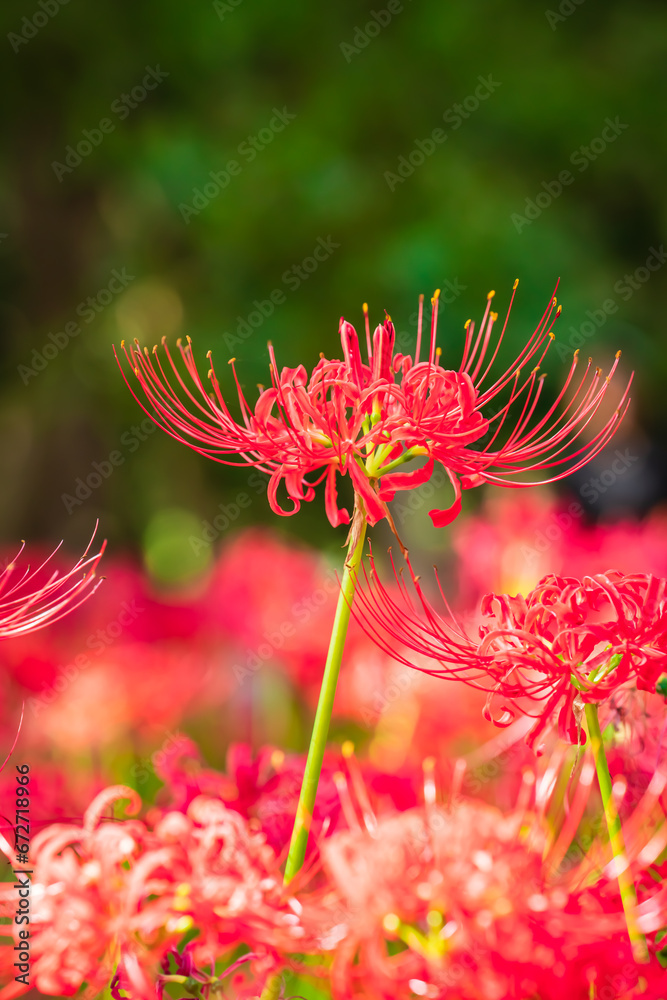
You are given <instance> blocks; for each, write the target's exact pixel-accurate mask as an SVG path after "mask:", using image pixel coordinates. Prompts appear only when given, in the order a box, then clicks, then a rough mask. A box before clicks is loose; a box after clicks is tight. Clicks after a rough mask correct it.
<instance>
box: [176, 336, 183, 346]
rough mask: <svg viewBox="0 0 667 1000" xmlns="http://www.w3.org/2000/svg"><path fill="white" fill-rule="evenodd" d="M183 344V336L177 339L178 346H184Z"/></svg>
mask: <svg viewBox="0 0 667 1000" xmlns="http://www.w3.org/2000/svg"><path fill="white" fill-rule="evenodd" d="M182 346H183V340H182V338H181V337H179V338H178V340H177V341H176V347H182Z"/></svg>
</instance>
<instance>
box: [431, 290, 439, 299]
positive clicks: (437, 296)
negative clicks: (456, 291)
mask: <svg viewBox="0 0 667 1000" xmlns="http://www.w3.org/2000/svg"><path fill="white" fill-rule="evenodd" d="M439 298H440V289H439V288H436V290H435V291H434V292H433V298H432V299H431V302H435V301H436V299H439Z"/></svg>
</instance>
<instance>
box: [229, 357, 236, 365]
mask: <svg viewBox="0 0 667 1000" xmlns="http://www.w3.org/2000/svg"><path fill="white" fill-rule="evenodd" d="M235 361H236V358H230V359H229V361H228V362H227V364H228V365H233V364H234V362H235Z"/></svg>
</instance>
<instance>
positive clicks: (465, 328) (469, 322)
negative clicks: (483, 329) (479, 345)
mask: <svg viewBox="0 0 667 1000" xmlns="http://www.w3.org/2000/svg"><path fill="white" fill-rule="evenodd" d="M471 323H472V320H471V319H467V320H466V321H465V323H464V324H463V329H464V330H467V329H468V327H469V326H470V324H471Z"/></svg>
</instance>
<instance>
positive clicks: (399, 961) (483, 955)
mask: <svg viewBox="0 0 667 1000" xmlns="http://www.w3.org/2000/svg"><path fill="white" fill-rule="evenodd" d="M496 742H497V740H493V741H492V743H496ZM490 746H491V745H490V744H489V747H488V749H490ZM483 749H484V748H483ZM439 770H440V768H439V767H438V764H437V762H436V760H435V759H434V758H428V759H426V760H424V761H423V800H424V805H423V806H417V807H412V808H408V809H405V810H404V811H400V812H397V811H396V809H395V808H394V809H391V808H387V804H386V802H385V803H384V804H383V805H381V807H380V811H379V812H377V813H376V812H375V811H374V808H373V806H372V805H371V803H370V800H369V797H368V795H367V793H366V791H365V790H364V789H363V788H362V789H361V794H360V795H359V794H357V793H358V792H359V789H358V783H355V782H353V788H350V786H349V784H348V782H347V780H346V779H345V777H344V776H343V774H341V775H340V776H339V777H340V782H339V785H340V786H342V791H341V797H342V801H343V802H344V803H345V802H347V808H346V812H347V813H348V814H349V816H350V820H351V821H350V824H349V826H350V829H349V830H347V831H336V832H335V833H334V834H333V835H332V836H331V837H329V838H328V839H327V840H326V841H325V842H324V843H323V844H322V848H321V850H322V859H323V876H324V878H323V879H322V878H320V882H319V885H318V886H317V888H316V890H315V891H314V892H313V893H312V894H311V895H306V894H304V895H302V896H301V897H300V898H301V900H302V902H303V904H304V909H303V918H302V919H303V922H304V925H305V927H306V930H307V932H308V930H309V928H310V927H311V925H312V926H314V927H315V928H316V929H318V930H319V934H320V951H321V952H324V953H327V952H333V953H334V958H333V965H332V969H331V985H332V993H333V996H334V1000H343V998H348V997H359V998H362V997H369V998H371V997H372V998H376V997H392V998H398V1000H408V998H412V997H414V996H424V997H432V998H433V1000H437V998H440V997H444V996H449V995H451V996H456V997H460V998H462V1000H482V998H484V1000H505V998H506V997H513V998H516V1000H533V998H535V997H538V996H539V997H540V998H542V1000H560V998H561V997H564V996H566V997H572V998H576V1000H587V998H590V997H591V996H596V997H599V998H603V997H605V996H612V993H611V992H610V986H611V987H613V990H614V991H615V992H614V993H613V996H617V997H619V1000H620V998H621V997H623V998H625V1000H630V998H635V997H638V996H640V995H641V996H644V995H646V996H647V997H653V998H654V1000H657V998H659V997H661V996H662V994H661V993H660V984H663V985H664V968H663V967H661V964H660V958H661V957H664V956H660V955H659V954H658V953H659V952H660V939H661V933H660V931H659V929H660V928H662V927H663V925H664V921H665V918H666V914H667V909H666V907H667V888H665V884H664V883H663V882H662V879H663V877H664V875H665V873H666V869H667V865H665V864H664V863H663V864H662V865H661V864H660V863H659V861H658V859H659V858H660V857H662V856H663V851H664V847H665V844H666V843H667V832H666V831H665V829H664V811H663V808H662V805H661V802H660V799H661V795H662V794H663V792H664V789H665V785H666V783H667V775H665V774H663V773H661V772H657V773H656V774H654V776H653V778H652V779H651V782H650V784H649V787H648V788H647V789H646V791H645V794H644V795H643V797H642V798H641V800H640V802H639V803H638V804H637V807H636V808H635V810H634V811H633V813H632V815H631V816H629V817H628V820H627V833H628V853H627V858H628V862H629V863H630V864H631V865H632V867H633V869H634V870H635V872H636V873H637V875H640V876H641V875H642V874H644V873H646V871H647V869H650V870H651V875H652V877H651V878H642V877H639V878H638V883H639V885H638V895H639V900H640V905H639V908H638V915H639V920H640V922H641V924H642V928H643V930H644V931H645V932H646V934H647V935H648V936H649V949H650V954H651V961H650V964H649V965H646V964H641V965H637V964H636V963H635V961H634V960H633V957H632V949H631V944H630V940H629V938H628V936H627V931H626V929H625V924H624V915H623V909H622V903H621V898H620V894H619V890H618V886H617V884H616V879H615V876H614V875H613V873H612V870H611V869H612V868H613V865H609V864H608V863H607V862H608V858H609V846H608V843H607V842H606V839H605V838H598V836H597V834H596V833H595V831H594V832H593V834H592V836H590V835H588V836H587V843H586V850H585V851H583V850H582V849H581V847H580V841H579V839H578V836H577V832H578V830H579V829H580V826H581V824H582V822H583V823H584V824H587V822H588V821H587V820H586V816H587V814H588V813H589V811H590V807H591V804H592V803H591V801H590V799H591V790H592V786H593V778H594V773H595V768H594V764H593V761H592V759H591V755H590V752H589V751H588V750H584V752H583V754H582V755H581V757H580V759H579V761H578V762H577V763H576V764H575V766H574V768H572V766H571V758H570V757H569V755H568V754H567V752H566V748H565V747H564V746H563V745H560V746H558V747H557V748H556V749H555V751H554V752H553V753H552V754H550V755H548V756H545V757H542V758H541V759H539V760H537V761H535V760H534V761H533V764H532V765H531V766H529V767H526V768H524V769H523V773H522V780H521V787H520V790H519V792H518V796H517V798H516V804H515V806H514V808H512V809H511V810H509V811H506V812H501V811H500V810H499V809H498V808H496V807H494V806H490V805H488V804H486V803H483V802H480V801H479V800H476V799H472V798H469V797H467V796H465V795H462V794H461V791H460V790H461V787H462V785H463V779H464V776H465V762H464V761H463V760H459V761H458V762H457V764H456V766H455V768H454V775H453V780H452V784H451V787H450V793H449V802H448V805H447V806H446V807H445V806H442V805H440V804H439V803H438V782H437V772H438V771H439ZM565 771H567V772H569V779H570V780H569V786H568V787H569V791H566V792H565V797H566V800H567V801H566V802H565V803H564V802H563V794H564V787H563V783H562V782H561V781H559V774H561V775H562V774H563V773H564V772H565ZM352 791H354V793H355V794H354V795H352V794H351V792H352ZM355 798H356V800H357V801H356V803H355ZM364 803H365V804H364ZM563 805H565V806H566V808H565V809H563ZM356 810H358V813H359V815H357V814H356ZM355 820H356V821H355ZM571 847H574V848H575V852H574V854H573V853H572V851H571V850H570V848H571ZM656 931H658V933H657V934H656V933H655V932H656ZM643 991H645V993H644V992H643Z"/></svg>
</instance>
